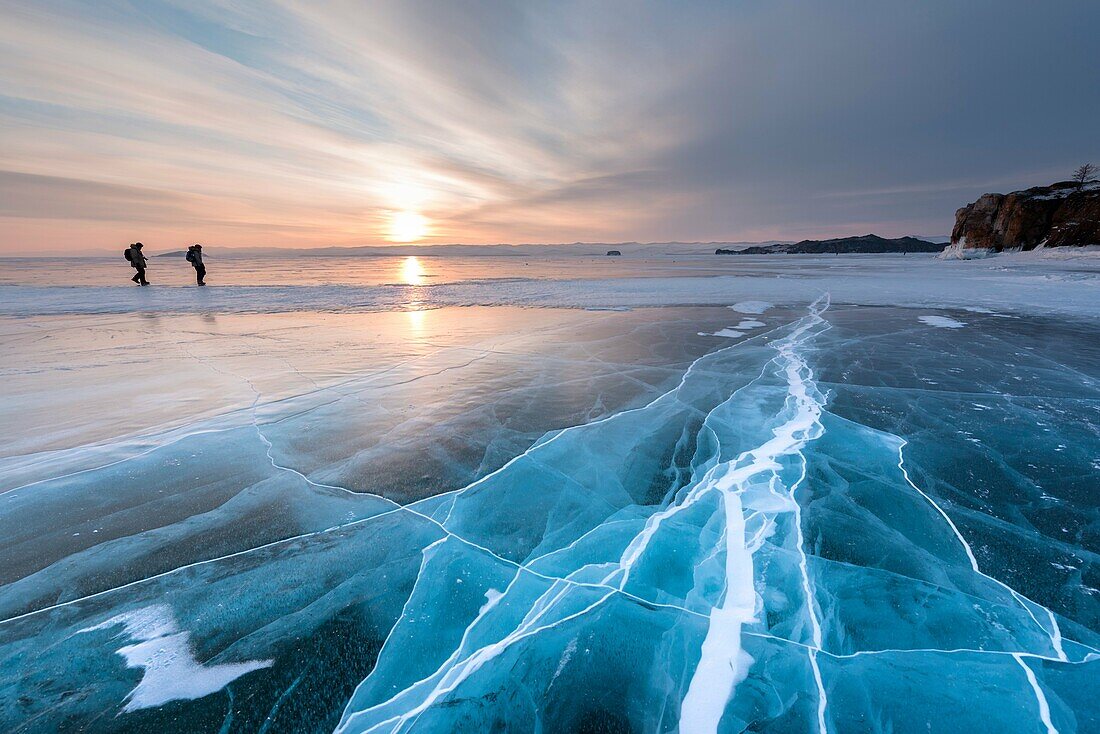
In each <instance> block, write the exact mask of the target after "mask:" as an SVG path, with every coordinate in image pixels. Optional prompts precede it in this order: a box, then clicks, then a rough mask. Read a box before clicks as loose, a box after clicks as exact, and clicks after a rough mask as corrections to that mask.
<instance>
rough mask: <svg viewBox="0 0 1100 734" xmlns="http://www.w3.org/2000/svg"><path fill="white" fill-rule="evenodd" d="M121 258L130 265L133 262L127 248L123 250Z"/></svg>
mask: <svg viewBox="0 0 1100 734" xmlns="http://www.w3.org/2000/svg"><path fill="white" fill-rule="evenodd" d="M122 256H123V257H124V258H126V262H128V263H132V262H133V261H134V258H133V253H132V252H130V248H129V247H127V248H126V249H125V250H123V251H122Z"/></svg>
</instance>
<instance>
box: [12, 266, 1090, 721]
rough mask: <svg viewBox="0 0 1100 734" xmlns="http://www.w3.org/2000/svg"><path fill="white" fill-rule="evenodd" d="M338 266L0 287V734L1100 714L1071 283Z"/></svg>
mask: <svg viewBox="0 0 1100 734" xmlns="http://www.w3.org/2000/svg"><path fill="white" fill-rule="evenodd" d="M363 267H365V268H366V267H367V266H363ZM373 267H374V268H375V270H371V271H369V272H368V273H366V274H362V273H360V274H356V275H355V276H354V277H353V278H349V280H348V282H344V283H341V284H339V285H326V284H324V283H320V282H317V283H313V282H311V283H308V284H305V285H302V286H296V285H294V284H293V282H292V278H290V276H289V275H288V274H287V273H285V272H274V268H275V266H271V268H272V271H271V272H267V271H265V270H264V268H263V267H262V266H260V265H256V264H250V265H248V267H242V268H240V272H241V273H245V274H246V275H247V277H245V276H241V277H242V279H244V280H246V281H247V282H242V283H241V284H240V285H239V286H220V287H211V288H209V289H207V290H206V291H199V290H198V289H188V288H182V287H175V286H164V287H161V288H155V289H144V290H142V289H136V288H122V287H110V286H102V285H99V284H95V283H90V282H86V281H83V280H81V279H82V278H86V277H87V273H81V274H79V275H77V274H69V275H66V272H67V271H65V272H61V273H60V277H58V273H56V272H55V273H54V275H53V277H55V280H56V281H57V282H56V284H55V285H49V284H46V283H45V282H44V280H40V279H39V274H38V271H37V270H35V269H34V267H33V266H30V265H26V263H20V264H19V265H18V267H14V268H13V267H10V266H8V269H7V270H6V271H4V273H2V274H0V276H2V277H0V280H4V282H8V283H16V282H18V283H24V282H25V283H27V284H25V285H17V284H12V285H3V286H0V295H3V296H4V298H3V300H2V301H0V333H2V334H3V343H4V355H3V357H2V360H0V368H2V372H3V376H4V385H5V387H4V390H5V401H4V404H3V405H2V406H0V421H2V424H3V427H4V431H3V433H4V436H5V441H4V442H3V445H2V446H0V493H2V494H0V558H2V559H3V560H2V562H0V728H2V729H3V730H4V731H13V732H39V731H43V732H45V731H93V732H98V731H103V732H115V731H127V732H161V731H183V732H192V731H193V732H258V731H268V732H275V731H293V732H304V731H310V732H312V731H339V732H349V733H350V732H399V731H401V732H405V731H415V732H420V731H425V732H435V731H448V732H449V731H485V730H502V731H503V730H507V731H602V732H619V731H647V732H648V731H675V730H678V729H679V730H682V731H691V732H705V731H720V732H738V731H744V730H752V731H768V732H801V731H810V732H818V731H822V732H848V731H868V732H927V731H932V732H958V731H1006V732H1035V731H1039V732H1044V731H1045V732H1051V731H1059V732H1086V731H1095V730H1097V729H1098V728H1100V704H1098V703H1097V702H1096V700H1095V696H1094V695H1093V694H1092V693H1091V691H1092V690H1093V689H1095V686H1096V681H1097V680H1098V673H1100V591H1098V589H1100V578H1098V577H1097V576H1098V574H1097V567H1096V566H1093V565H1092V564H1093V563H1094V562H1095V561H1096V554H1097V551H1098V545H1100V536H1098V535H1097V530H1096V527H1097V514H1098V509H1100V496H1098V494H1097V489H1098V486H1097V485H1098V478H1100V326H1098V325H1097V323H1098V322H1097V320H1096V319H1097V317H1098V316H1100V298H1098V297H1097V295H1098V290H1097V285H1098V282H1100V279H1098V278H1097V275H1098V269H1097V266H1095V265H1093V264H1092V262H1091V261H1088V260H1082V261H1075V260H1059V261H1057V262H1053V263H1051V262H1045V261H1041V260H1039V259H1038V258H1018V257H1011V256H1009V257H1005V258H991V259H989V260H984V261H980V262H956V263H941V262H938V261H934V260H932V259H931V258H916V257H909V258H908V259H906V260H905V261H904V262H903V261H902V260H901V258H899V257H890V256H879V257H866V258H864V257H852V258H846V257H845V258H783V257H775V258H743V259H742V258H737V257H733V258H732V259H723V260H722V262H721V264H720V265H715V264H714V263H713V259H712V258H711V259H706V260H705V261H704V260H703V259H702V258H699V262H695V261H692V260H691V259H690V258H688V259H686V260H683V261H678V262H676V263H672V262H658V263H650V262H645V263H632V262H631V261H630V259H629V258H623V259H621V260H617V261H616V263H615V264H614V268H616V272H615V273H614V274H613V277H612V275H611V274H610V273H609V272H608V271H606V269H602V270H597V271H592V272H590V273H589V274H588V277H584V271H585V268H584V267H583V266H579V265H577V264H576V263H572V262H569V263H564V264H560V263H541V264H538V265H537V266H535V267H536V268H537V270H538V275H536V276H535V277H526V276H524V277H520V278H513V277H511V276H512V275H513V273H514V271H515V270H517V269H519V268H521V267H531V266H522V265H517V264H516V263H515V262H512V263H510V264H509V263H500V262H495V261H494V262H491V263H488V264H485V263H482V264H480V265H479V264H477V263H462V264H461V266H454V267H452V266H450V265H448V264H447V263H445V262H444V263H440V262H434V261H433V262H431V263H427V264H424V265H418V266H417V267H416V268H415V269H413V268H410V266H409V265H408V263H407V262H404V261H401V262H395V263H392V264H380V263H374V265H373ZM599 267H600V268H604V267H605V266H604V265H603V264H601V265H600V266H599ZM607 267H611V266H607ZM387 268H392V270H393V271H394V272H393V274H389V273H388V271H387V270H386V269H387ZM368 269H369V268H368ZM433 269H434V270H438V271H439V272H438V273H435V272H434V270H433ZM716 269H717V271H716ZM723 269H724V270H723ZM414 270H415V273H414ZM356 272H358V271H356ZM28 273H34V275H33V276H31V275H28ZM249 273H252V274H250V275H248V274H249ZM153 274H154V273H153V271H150V275H151V276H152V275H153ZM211 275H212V276H213V277H211V278H210V280H211V281H213V282H215V283H216V282H217V279H216V271H215V270H214V269H213V268H211ZM414 275H415V278H417V279H420V282H415V283H414V282H408V281H409V280H410V279H412V278H413V277H414ZM428 275H431V276H433V277H436V278H437V279H438V280H439V281H441V284H440V285H432V284H431V281H432V278H429V277H426V276H428ZM249 279H251V280H249ZM425 281H426V282H425ZM443 281H445V282H443ZM140 299H146V300H140ZM201 299H206V300H201ZM609 309H611V310H609ZM716 335H717V336H716Z"/></svg>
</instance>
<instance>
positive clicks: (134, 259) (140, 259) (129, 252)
mask: <svg viewBox="0 0 1100 734" xmlns="http://www.w3.org/2000/svg"><path fill="white" fill-rule="evenodd" d="M141 247H142V244H141V243H140V242H135V243H134V244H132V245H130V246H129V247H128V248H126V251H125V252H124V253H122V254H123V256H125V258H126V259H127V260H129V261H130V267H132V268H133V269H134V270H136V271H137V272H136V273H134V277H133V278H130V280H132V281H134V282H135V283H137V284H138V285H149V281H147V280H146V279H145V265H146V260H145V255H142V254H141Z"/></svg>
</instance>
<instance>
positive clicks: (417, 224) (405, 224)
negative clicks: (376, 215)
mask: <svg viewBox="0 0 1100 734" xmlns="http://www.w3.org/2000/svg"><path fill="white" fill-rule="evenodd" d="M426 234H428V218H427V217H425V216H424V215H423V214H420V213H419V212H411V211H402V212H394V213H393V214H392V215H391V216H390V235H389V239H390V241H391V242H418V241H419V240H421V239H423V238H424V235H426Z"/></svg>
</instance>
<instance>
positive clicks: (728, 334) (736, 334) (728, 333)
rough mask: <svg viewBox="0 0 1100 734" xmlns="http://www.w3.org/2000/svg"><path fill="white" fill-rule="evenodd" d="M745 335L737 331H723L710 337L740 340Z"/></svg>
mask: <svg viewBox="0 0 1100 734" xmlns="http://www.w3.org/2000/svg"><path fill="white" fill-rule="evenodd" d="M744 335H745V332H743V331H737V330H736V329H721V330H720V331H716V332H714V333H713V334H709V335H708V336H724V337H727V338H729V339H739V338H741V337H743V336H744Z"/></svg>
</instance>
